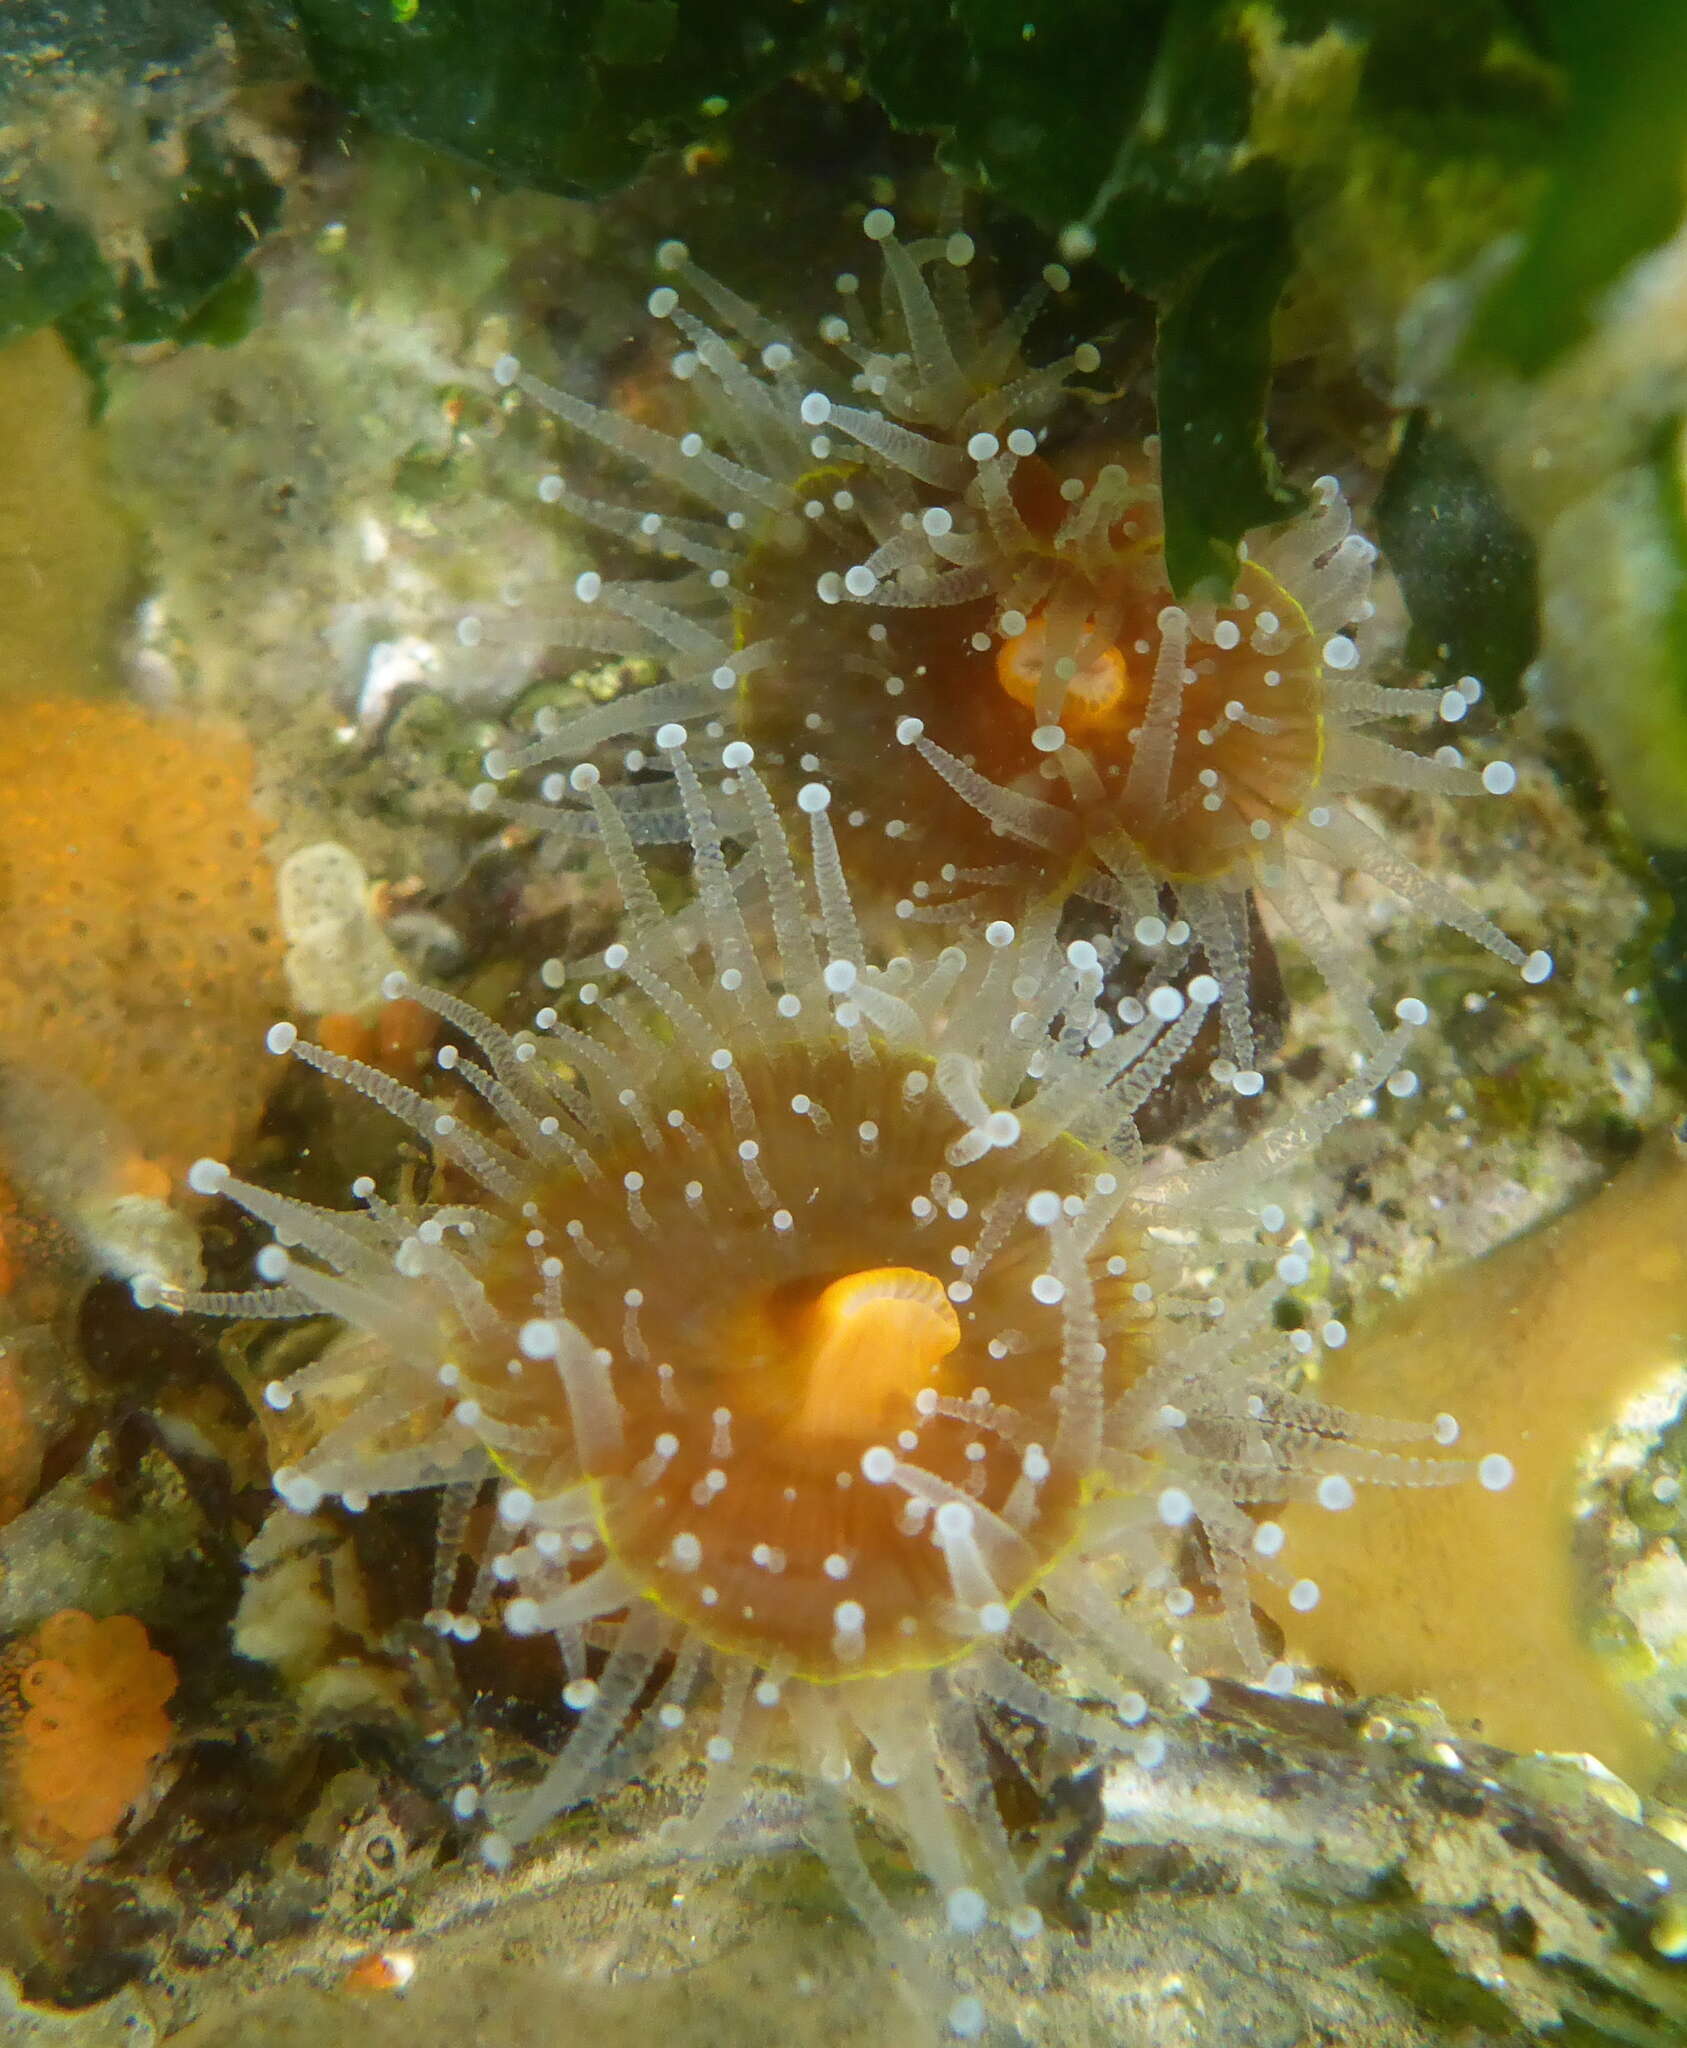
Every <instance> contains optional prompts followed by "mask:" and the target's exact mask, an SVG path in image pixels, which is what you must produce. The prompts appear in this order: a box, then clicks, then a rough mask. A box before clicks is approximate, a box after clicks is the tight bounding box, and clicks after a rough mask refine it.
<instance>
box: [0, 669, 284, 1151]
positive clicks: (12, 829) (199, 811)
mask: <svg viewBox="0 0 1687 2048" xmlns="http://www.w3.org/2000/svg"><path fill="white" fill-rule="evenodd" d="M0 788H3V789H4V790H5V792H6V829H5V834H4V838H3V840H0V927H3V928H4V930H5V933H6V946H5V949H4V955H3V957H0V1062H5V1063H6V1064H7V1065H8V1066H10V1067H13V1068H21V1069H23V1070H24V1071H25V1072H27V1071H28V1070H29V1069H30V1068H31V1067H32V1066H33V1065H36V1064H37V1063H44V1064H50V1071H51V1073H52V1075H53V1076H54V1077H56V1078H58V1079H59V1080H60V1081H62V1082H66V1083H69V1084H71V1085H72V1086H74V1087H75V1088H76V1089H78V1090H80V1091H82V1092H83V1093H84V1094H85V1095H86V1096H88V1097H90V1098H92V1099H93V1100H94V1101H96V1102H97V1103H98V1104H99V1105H100V1106H101V1108H102V1110H103V1111H104V1112H105V1113H106V1114H107V1115H108V1116H109V1118H110V1119H111V1121H112V1123H113V1125H114V1126H115V1127H116V1128H117V1129H119V1130H121V1131H123V1132H124V1133H126V1134H127V1137H128V1139H129V1140H130V1142H132V1144H133V1145H134V1146H135V1148H136V1149H137V1150H138V1151H139V1153H140V1154H142V1155H143V1157H144V1158H145V1159H146V1160H148V1161H150V1162H152V1163H153V1164H154V1165H155V1166H157V1167H162V1168H163V1169H164V1171H165V1174H166V1175H167V1176H168V1181H167V1182H164V1183H163V1184H166V1185H167V1184H172V1183H174V1182H175V1181H177V1180H179V1178H180V1176H181V1174H182V1172H183V1171H184V1170H185V1168H186V1167H187V1166H188V1165H189V1164H190V1163H191V1161H193V1160H194V1159H196V1158H198V1157H199V1156H200V1155H201V1154H202V1153H211V1154H214V1155H216V1156H218V1157H221V1156H222V1155H223V1154H224V1153H225V1152H226V1151H227V1150H228V1149H229V1146H230V1144H231V1142H232V1141H233V1139H234V1137H235V1136H236V1134H237V1132H238V1130H239V1128H240V1126H241V1125H242V1124H243V1123H245V1122H247V1121H249V1120H250V1119H251V1118H253V1117H254V1116H255V1115H256V1114H257V1111H258V1109H259V1108H260V1106H261V1104H262V1101H263V1095H264V1090H265V1086H266V1084H267V1081H268V1079H269V1075H268V1071H267V1062H266V1060H265V1057H264V1053H263V1043H262V1041H263V1031H264V1027H265V1026H266V1025H267V1024H268V1023H269V1021H270V1020H271V1018H272V1017H273V1016H274V1015H275V1013H276V1010H277V1008H278V1007H279V1006H280V1003H281V1001H282V993H281V986H280V971H279V970H280V941H279V936H278V934H277V931H276V920H275V904H274V894H275V885H274V876H273V874H272V871H271V869H270V865H269V862H268V860H267V858H266V856H265V853H264V841H265V838H266V836H267V833H266V828H265V825H264V822H263V820H262V819H261V818H259V817H258V816H257V814H256V813H255V811H254V810H253V806H252V758H251V752H250V749H249V748H248V747H247V745H246V743H245V741H244V740H243V739H241V738H240V737H239V736H238V735H237V734H235V733H233V732H230V731H225V730H223V729H220V728H218V727H214V726H207V725H203V724H200V723H198V722H195V721H191V720H187V719H177V718H162V717H157V716H154V715H153V714H151V713H148V712H146V711H143V710H141V709H140V708H138V707H136V706H134V705H126V704H112V703H105V704H94V703H74V702H66V701H63V700H59V701H55V702H51V703H46V702H39V703H33V704H25V705H22V706H20V707H18V708H16V709H15V710H9V711H8V713H7V716H6V718H5V719H4V721H0ZM25 1092H26V1093H27V1091H25Z"/></svg>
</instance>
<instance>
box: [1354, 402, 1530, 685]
mask: <svg viewBox="0 0 1687 2048" xmlns="http://www.w3.org/2000/svg"><path fill="white" fill-rule="evenodd" d="M1376 521H1377V537H1378V539H1379V540H1380V541H1381V543H1382V547H1383V551H1384V553H1385V554H1386V555H1387V557H1388V561H1389V564H1390V566H1391V567H1392V568H1393V570H1394V573H1395V574H1396V575H1397V576H1398V577H1399V579H1400V583H1401V586H1402V588H1403V589H1404V591H1405V594H1406V606H1407V610H1408V611H1409V612H1410V614H1411V621H1412V623H1411V633H1410V637H1409V639H1408V641H1407V649H1406V651H1407V655H1408V657H1409V658H1410V659H1411V660H1412V661H1414V662H1416V663H1418V664H1420V665H1421V666H1422V667H1424V668H1427V669H1430V670H1432V671H1433V672H1434V674H1435V676H1436V678H1437V680H1438V681H1440V682H1441V683H1443V684H1445V683H1450V682H1452V681H1453V680H1454V678H1455V677H1458V676H1463V675H1474V676H1476V677H1478V678H1479V679H1480V680H1481V682H1482V684H1483V686H1484V688H1485V689H1486V691H1487V695H1488V698H1489V700H1490V702H1492V703H1493V704H1494V705H1495V707H1496V708H1497V709H1499V710H1501V711H1514V710H1515V709H1516V708H1517V705H1518V703H1519V702H1520V701H1521V698H1522V694H1523V692H1522V683H1523V671H1524V670H1525V669H1526V668H1527V667H1528V665H1529V663H1530V662H1531V661H1533V660H1534V658H1535V651H1536V647H1537V645H1538V641H1539V633H1538V628H1537V605H1538V593H1537V587H1536V560H1535V547H1534V543H1533V541H1532V540H1531V539H1530V538H1529V536H1528V534H1527V533H1526V532H1525V531H1524V530H1523V528H1522V527H1521V526H1519V525H1518V523H1517V522H1516V520H1514V519H1513V518H1512V517H1511V515H1510V513H1509V512H1508V511H1507V510H1506V509H1505V507H1504V506H1503V505H1502V504H1501V503H1500V501H1499V498H1498V496H1497V494H1496V493H1495V490H1494V487H1493V485H1492V484H1491V483H1490V482H1489V480H1488V477H1487V475H1486V473H1485V472H1484V471H1483V469H1482V467H1481V465H1480V464H1479V463H1478V462H1477V461H1476V459H1475V458H1474V456H1472V455H1471V453H1470V452H1469V450H1468V449H1467V448H1466V447H1465V446H1464V444H1463V442H1461V441H1460V440H1459V438H1458V437H1457V435H1455V434H1454V433H1452V432H1451V431H1450V430H1449V429H1448V428H1446V427H1445V426H1443V425H1442V424H1441V423H1440V422H1439V421H1437V420H1436V419H1435V418H1434V417H1433V416H1432V415H1431V414H1430V413H1428V412H1427V411H1419V412H1417V413H1414V414H1413V416H1412V418H1411V420H1410V422H1409V424H1408V426H1407V429H1406V433H1405V436H1404V438H1403V440H1402V441H1401V444H1400V449H1399V452H1398V453H1397V454H1396V456H1395V458H1394V461H1393V463H1392V465H1391V466H1390V468H1389V472H1388V477H1387V480H1386V481H1385V483H1384V485H1383V488H1382V491H1381V493H1380V494H1379V496H1378V498H1377V506H1376Z"/></svg>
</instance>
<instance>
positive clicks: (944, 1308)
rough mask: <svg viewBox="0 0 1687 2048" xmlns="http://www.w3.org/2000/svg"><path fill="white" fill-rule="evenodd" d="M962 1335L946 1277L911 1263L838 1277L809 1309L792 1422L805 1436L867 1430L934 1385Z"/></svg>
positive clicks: (872, 1268) (843, 1433)
mask: <svg viewBox="0 0 1687 2048" xmlns="http://www.w3.org/2000/svg"><path fill="white" fill-rule="evenodd" d="M960 1341H961V1324H960V1318H959V1317H958V1316H957V1315H956V1314H955V1311H954V1310H953V1309H952V1308H951V1307H950V1305H949V1300H948V1297H947V1295H945V1293H944V1291H943V1286H942V1283H941V1282H940V1281H938V1280H934V1279H933V1278H932V1276H931V1275H930V1274H929V1273H922V1272H920V1271H919V1270H918V1268H917V1267H913V1266H874V1267H871V1268H869V1269H867V1270H866V1271H863V1272H860V1273H849V1274H846V1275H845V1276H844V1278H843V1279H841V1280H834V1281H833V1282H832V1284H831V1286H830V1287H828V1288H826V1289H825V1290H824V1291H823V1292H822V1293H821V1295H820V1297H819V1299H818V1300H817V1301H816V1302H815V1303H814V1306H813V1308H812V1309H811V1310H810V1311H809V1342H808V1347H807V1355H806V1357H805V1358H804V1360H803V1366H804V1369H805V1371H806V1385H805V1387H804V1390H803V1399H802V1406H801V1407H800V1408H799V1409H798V1410H797V1413H796V1417H795V1419H794V1421H793V1423H792V1428H793V1431H794V1432H795V1434H796V1435H798V1436H803V1437H849V1436H859V1435H860V1434H861V1433H862V1432H863V1431H864V1430H865V1431H866V1432H868V1433H869V1434H870V1433H871V1432H872V1430H873V1429H874V1428H876V1427H877V1425H878V1423H879V1421H880V1419H881V1418H882V1417H883V1416H884V1415H886V1414H887V1413H888V1412H889V1411H890V1410H891V1409H892V1408H894V1407H897V1406H898V1405H900V1406H903V1407H906V1406H907V1405H908V1404H909V1403H911V1402H912V1400H913V1398H914V1396H915V1395H916V1394H918V1393H919V1392H920V1391H921V1390H922V1389H923V1388H925V1387H928V1386H930V1385H931V1383H932V1376H933V1373H934V1372H935V1370H936V1368H937V1367H938V1366H939V1365H940V1364H941V1362H942V1361H943V1360H944V1359H945V1358H947V1357H948V1355H949V1353H950V1352H951V1351H953V1350H954V1348H955V1346H956V1345H957V1344H959V1342H960Z"/></svg>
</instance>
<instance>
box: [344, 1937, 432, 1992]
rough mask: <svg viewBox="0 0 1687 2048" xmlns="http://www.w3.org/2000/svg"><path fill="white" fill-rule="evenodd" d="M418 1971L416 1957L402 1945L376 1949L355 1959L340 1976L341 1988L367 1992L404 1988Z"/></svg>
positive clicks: (400, 1989)
mask: <svg viewBox="0 0 1687 2048" xmlns="http://www.w3.org/2000/svg"><path fill="white" fill-rule="evenodd" d="M415 1974H416V1958H415V1957H414V1956H413V1955H411V1954H410V1953H409V1952H408V1950H405V1949H401V1948H383V1949H376V1950H375V1951H374V1952H373V1953H372V1954H370V1955H366V1956H364V1957H363V1959H362V1960H361V1961H360V1962H356V1963H353V1965H352V1966H351V1968H350V1969H349V1970H348V1971H347V1972H346V1974H345V1976H344V1977H342V1978H341V1980H340V1988H341V1990H342V1991H353V1992H359V1993H364V1994H367V1993H369V1992H374V1991H402V1990H404V1988H405V1987H406V1985H408V1984H409V1982H410V1981H411V1979H412V1978H413V1977H414V1976H415Z"/></svg>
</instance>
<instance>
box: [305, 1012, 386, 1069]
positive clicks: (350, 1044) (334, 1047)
mask: <svg viewBox="0 0 1687 2048" xmlns="http://www.w3.org/2000/svg"><path fill="white" fill-rule="evenodd" d="M316 1037H317V1042H318V1044H320V1045H322V1046H323V1047H324V1048H325V1049H326V1050H327V1051H329V1052H337V1053H338V1054H339V1055H340V1057H341V1058H342V1059H348V1060H367V1059H368V1058H369V1057H370V1055H371V1054H372V1053H373V1052H374V1051H375V1033H374V1031H373V1029H372V1028H371V1027H370V1026H369V1025H367V1024H365V1023H364V1021H363V1019H362V1018H361V1017H359V1016H357V1015H356V1014H355V1013H354V1012H353V1011H351V1010H330V1011H329V1012H328V1014H327V1016H325V1017H323V1018H322V1019H321V1020H320V1021H319V1022H318V1024H317V1027H316Z"/></svg>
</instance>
